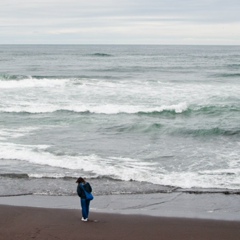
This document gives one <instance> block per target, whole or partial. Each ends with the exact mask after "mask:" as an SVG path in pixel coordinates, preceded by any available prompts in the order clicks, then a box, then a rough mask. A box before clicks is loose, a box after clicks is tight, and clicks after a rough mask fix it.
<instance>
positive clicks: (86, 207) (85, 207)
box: [80, 198, 90, 219]
mask: <svg viewBox="0 0 240 240" xmlns="http://www.w3.org/2000/svg"><path fill="white" fill-rule="evenodd" d="M80 201H81V207H82V217H83V218H85V219H86V218H88V214H89V205H90V200H87V199H84V198H81V200H80Z"/></svg>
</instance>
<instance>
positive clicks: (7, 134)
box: [0, 127, 39, 140]
mask: <svg viewBox="0 0 240 240" xmlns="http://www.w3.org/2000/svg"><path fill="white" fill-rule="evenodd" d="M37 129H39V128H37V127H21V128H17V129H7V128H2V129H0V140H6V139H7V138H19V137H22V136H25V135H27V134H29V133H30V132H32V131H35V130H37Z"/></svg>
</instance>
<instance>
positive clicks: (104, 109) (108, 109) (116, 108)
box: [0, 103, 188, 115]
mask: <svg viewBox="0 0 240 240" xmlns="http://www.w3.org/2000/svg"><path fill="white" fill-rule="evenodd" d="M187 109H188V107H187V105H186V103H179V104H176V105H169V106H161V107H155V108H147V107H146V108H145V109H142V110H141V107H139V106H121V105H103V106H101V105H100V106H91V107H85V106H83V107H78V106H73V107H72V106H69V107H65V108H62V107H61V106H47V105H46V106H42V107H38V106H35V105H32V106H31V105H30V106H27V107H21V106H16V107H15V106H14V107H6V108H0V112H5V113H20V114H21V113H23V114H39V113H61V112H63V113H64V112H68V113H69V112H72V113H78V114H79V113H81V114H109V115H110V114H150V115H151V114H157V113H162V112H164V111H167V112H173V113H182V112H184V111H186V110H187Z"/></svg>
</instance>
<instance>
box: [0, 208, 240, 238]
mask: <svg viewBox="0 0 240 240" xmlns="http://www.w3.org/2000/svg"><path fill="white" fill-rule="evenodd" d="M0 213H1V214H0V240H11V239H14V240H16V239H18V240H28V239H43V240H47V239H49V240H50V239H62V240H72V239H84V240H100V239H102V240H108V239H109V240H110V239H111V240H120V239H124V240H125V239H126V240H127V239H136V240H141V239H144V240H147V239H150V240H151V239H153V240H154V239H157V240H160V239H163V240H168V239H169V240H170V239H171V240H174V239H176V240H181V239H182V240H188V239H193V240H198V239H199V240H210V239H212V240H224V239H226V240H235V239H236V240H239V239H240V222H239V221H219V220H204V219H190V218H188V219H184V218H164V217H152V216H143V215H121V214H107V213H94V212H92V213H91V215H90V221H89V222H82V221H81V213H80V210H74V209H47V208H32V207H16V206H6V205H0Z"/></svg>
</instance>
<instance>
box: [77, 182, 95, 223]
mask: <svg viewBox="0 0 240 240" xmlns="http://www.w3.org/2000/svg"><path fill="white" fill-rule="evenodd" d="M76 183H78V186H77V194H78V196H79V197H80V202H81V207H82V221H84V222H87V221H88V215H89V206H90V201H91V200H88V199H86V194H85V192H84V190H85V191H87V192H89V193H91V192H92V187H91V185H90V184H89V183H88V182H86V181H85V180H84V179H83V178H82V177H80V178H78V179H77V181H76ZM83 188H84V189H83Z"/></svg>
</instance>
